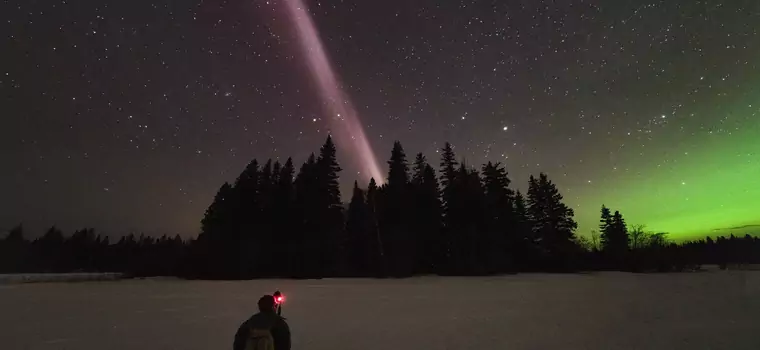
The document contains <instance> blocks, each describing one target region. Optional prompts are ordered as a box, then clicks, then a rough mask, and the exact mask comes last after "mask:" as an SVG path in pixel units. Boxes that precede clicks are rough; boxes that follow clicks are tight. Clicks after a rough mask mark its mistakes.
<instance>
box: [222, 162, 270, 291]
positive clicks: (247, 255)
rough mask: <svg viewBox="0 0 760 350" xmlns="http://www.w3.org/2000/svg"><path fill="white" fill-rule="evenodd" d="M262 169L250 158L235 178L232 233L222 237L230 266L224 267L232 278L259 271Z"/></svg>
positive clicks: (254, 273)
mask: <svg viewBox="0 0 760 350" xmlns="http://www.w3.org/2000/svg"><path fill="white" fill-rule="evenodd" d="M260 184H261V170H260V169H259V163H258V161H257V160H256V159H254V160H253V161H251V163H249V164H248V166H247V167H246V168H245V170H243V172H242V173H241V174H240V176H238V178H237V180H236V181H235V187H234V194H235V200H234V202H235V207H234V210H233V212H234V219H233V220H232V224H233V225H234V226H233V229H232V232H233V234H232V237H230V238H229V239H225V240H224V243H223V246H224V248H223V251H224V252H226V253H227V254H226V262H227V264H230V265H231V266H232V267H231V268H229V269H226V270H225V274H226V275H231V276H232V277H234V278H247V277H253V276H257V275H260V274H261V273H262V271H261V264H262V261H263V259H262V254H263V250H264V249H265V247H262V246H261V245H259V244H258V242H257V241H259V238H260V233H261V231H260V226H259V222H260V221H259V220H261V217H262V215H261V201H260V199H261V198H260V196H259V194H260Z"/></svg>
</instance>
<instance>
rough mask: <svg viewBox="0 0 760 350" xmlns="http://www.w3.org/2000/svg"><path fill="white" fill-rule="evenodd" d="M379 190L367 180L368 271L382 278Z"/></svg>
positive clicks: (383, 268) (383, 272)
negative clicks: (369, 237) (369, 236)
mask: <svg viewBox="0 0 760 350" xmlns="http://www.w3.org/2000/svg"><path fill="white" fill-rule="evenodd" d="M379 193H380V189H379V188H378V186H377V182H376V181H375V179H374V178H371V179H370V180H369V185H368V186H367V223H368V225H369V231H370V235H371V239H370V240H369V248H368V251H369V256H368V259H369V269H370V271H371V275H372V276H376V277H384V276H385V275H386V270H385V266H386V265H387V263H386V256H385V250H384V249H383V246H384V245H385V243H384V242H383V237H382V233H381V232H380V222H379V212H378V202H379V198H378V197H379Z"/></svg>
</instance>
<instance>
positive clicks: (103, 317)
mask: <svg viewBox="0 0 760 350" xmlns="http://www.w3.org/2000/svg"><path fill="white" fill-rule="evenodd" d="M277 288H279V289H281V290H282V291H283V292H284V293H285V294H286V296H287V298H288V300H287V304H286V306H285V308H284V310H283V311H284V315H285V316H287V317H288V322H289V323H290V326H291V328H292V331H293V341H294V349H309V350H321V349H357V350H358V349H361V350H373V349H399V350H401V349H415V350H421V349H753V350H757V349H760V272H750V271H710V272H704V273H691V274H659V275H634V274H625V273H599V274H589V275H549V274H535V275H533V274H520V275H516V276H505V277H495V278H438V277H429V278H415V279H407V280H322V281H243V282H206V281H202V282H200V281H179V280H172V279H151V280H123V281H109V282H82V283H34V284H3V285H0V348H1V349H8V350H15V349H72V350H73V349H77V350H101V349H134V350H152V349H183V350H185V349H188V350H189V349H199V350H200V349H203V350H208V349H230V348H231V343H232V336H233V334H234V332H235V330H236V329H237V327H238V325H239V324H240V322H242V321H243V320H244V319H246V318H247V317H248V316H249V315H250V314H251V313H252V312H254V311H255V308H256V300H257V299H258V297H259V296H260V295H261V294H264V293H271V292H272V291H274V290H275V289H277Z"/></svg>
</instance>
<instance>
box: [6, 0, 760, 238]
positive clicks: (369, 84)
mask: <svg viewBox="0 0 760 350" xmlns="http://www.w3.org/2000/svg"><path fill="white" fill-rule="evenodd" d="M288 1H298V2H295V3H292V4H290V5H289V4H288V3H287V2H288ZM299 3H300V0H277V1H274V0H270V1H262V0H253V1H199V0H195V1H172V0H163V1H162V0H154V1H147V0H131V1H123V0H119V1H115V0H98V1H94V0H79V1H75V0H64V1H61V0H57V1H49V0H37V1H29V0H7V1H4V2H2V3H1V4H0V20H1V21H0V28H1V30H0V32H1V33H2V38H0V113H2V117H1V118H0V164H1V166H2V168H1V169H2V171H0V199H2V200H1V201H0V229H2V230H6V229H8V228H10V227H11V226H13V225H15V224H18V223H20V222H23V223H24V225H25V226H26V227H27V228H28V229H30V230H43V229H44V228H46V227H47V226H50V225H53V224H56V225H58V226H59V227H61V228H63V229H65V230H71V229H75V228H81V227H84V226H87V227H94V228H96V229H98V230H100V231H103V232H106V233H109V234H112V235H120V234H124V233H128V232H129V231H133V230H134V231H143V232H146V233H151V234H161V233H179V234H182V235H184V236H186V237H190V236H193V235H195V234H197V232H198V231H199V226H200V225H199V221H200V219H201V217H202V215H203V212H204V210H205V208H206V207H207V206H208V204H209V203H210V202H211V200H212V199H213V196H214V194H215V193H216V191H217V189H218V188H219V186H220V185H221V184H222V183H223V182H224V181H234V179H235V177H236V176H237V175H238V174H239V172H240V171H241V170H242V169H243V168H244V167H245V165H246V164H247V163H248V162H249V161H250V160H251V159H252V158H254V157H255V158H258V159H259V160H265V159H266V158H270V157H271V158H275V159H280V160H281V161H284V159H286V158H287V157H288V156H292V157H293V158H294V160H295V161H296V163H297V164H300V163H301V162H303V161H304V160H305V159H306V157H307V156H308V154H309V153H311V152H313V151H317V150H318V148H319V146H320V145H321V144H322V142H324V140H325V138H326V136H327V135H328V133H332V134H333V135H335V138H336V140H335V141H336V143H337V144H338V152H339V154H338V156H339V161H341V166H342V167H343V169H344V171H343V172H342V173H341V176H342V182H343V190H344V192H343V194H344V200H348V196H349V193H350V192H348V189H349V188H350V186H351V184H352V183H353V181H354V180H355V179H358V180H359V181H360V183H363V184H366V182H367V181H368V179H369V176H370V174H372V173H373V170H372V168H373V164H375V165H374V166H377V165H376V163H379V167H380V171H382V172H383V173H384V172H385V171H386V168H387V166H386V163H385V162H386V160H387V159H388V158H389V156H390V149H391V146H392V143H393V141H395V140H399V141H401V142H402V144H403V145H404V148H405V149H406V152H407V154H408V156H409V157H410V159H411V158H412V157H413V156H414V154H415V153H417V152H424V153H425V154H426V155H427V156H428V158H429V160H430V161H431V163H433V164H434V165H435V166H436V168H437V166H438V162H439V154H438V153H437V152H438V151H437V150H438V149H440V148H441V147H442V146H443V143H444V142H446V141H450V142H451V143H452V144H453V146H454V147H455V151H456V152H457V155H458V156H459V157H463V158H465V159H466V161H467V163H468V164H472V165H475V166H478V167H480V165H481V164H482V163H483V162H485V161H487V160H491V161H500V162H503V163H505V164H506V165H507V168H508V171H509V172H510V176H511V178H512V179H513V182H514V186H515V187H517V188H520V189H524V188H525V187H526V185H527V179H528V176H529V175H530V174H538V173H539V172H541V171H543V172H546V173H547V174H548V175H549V177H550V179H552V180H554V181H555V183H557V184H558V186H559V188H560V190H561V191H562V193H563V194H564V196H565V198H566V201H567V202H568V204H570V205H571V206H572V207H573V208H574V209H575V210H576V219H577V220H578V221H579V223H580V228H579V233H581V234H589V232H590V230H591V229H593V228H594V227H595V226H596V223H597V222H598V216H599V215H598V213H599V208H600V206H601V205H602V204H606V205H607V206H609V207H612V209H613V210H621V211H622V213H623V215H624V216H625V217H626V219H627V222H628V223H629V224H646V225H647V227H648V228H649V229H650V230H656V231H667V232H670V233H671V234H672V237H676V238H678V237H682V238H685V237H690V236H692V235H697V234H699V235H702V234H706V233H713V234H715V233H725V232H729V231H727V229H731V228H737V229H735V230H733V231H732V232H739V231H747V230H752V229H753V228H758V227H760V67H759V66H758V65H760V35H758V32H759V31H760V2H758V1H756V0H730V1H728V0H723V1H721V0H716V1H695V0H683V1H680V0H672V1H651V0H650V1H630V0H614V1H613V0H607V1H602V0H586V1H576V0H566V1H564V0H563V1H548V0H502V1H475V0H465V1H454V0H452V1H448V0H447V1H430V0H415V1H408V0H405V1H391V0H383V1H321V2H318V1H313V0H307V1H306V3H305V5H306V7H308V11H307V12H304V10H306V8H303V7H300V4H299ZM299 7H300V9H298V8H299ZM298 12H300V13H301V15H297V13H298ZM307 15H310V16H311V17H312V18H313V24H314V25H315V27H316V29H317V32H316V35H318V36H319V38H320V39H321V42H322V44H324V45H323V47H321V48H320V47H318V46H319V43H318V42H317V43H316V44H315V43H314V42H312V43H311V45H312V46H311V47H310V48H309V49H308V50H306V49H305V48H304V43H307V41H308V40H306V39H308V38H304V33H305V31H304V28H306V29H308V23H307V22H308V17H309V16H307ZM299 25H300V26H301V27H299ZM304 26H305V27H304ZM305 40H306V41H305ZM307 44H308V43H307ZM320 50H321V51H323V52H324V54H325V55H326V57H327V59H326V60H325V61H324V62H321V65H319V64H318V66H319V67H321V68H322V69H323V70H322V71H320V73H321V74H326V72H325V71H324V69H325V67H327V70H329V68H330V67H332V69H333V70H334V78H335V80H334V81H333V83H332V84H333V85H332V86H328V85H329V84H330V79H327V80H324V79H323V80H320V79H319V76H315V75H314V74H313V73H314V72H315V71H314V70H313V68H314V62H315V60H319V58H320ZM325 82H327V83H325ZM326 84H327V85H326ZM335 96H338V100H340V101H336V100H335V99H333V100H330V98H335ZM336 104H337V106H336ZM350 106H353V107H354V109H355V111H356V112H355V113H353V111H352V110H351V108H350ZM336 111H338V112H336ZM341 111H342V112H341ZM340 113H347V114H350V115H348V116H345V115H343V116H338V115H337V114H340ZM346 126H348V128H346ZM361 129H363V133H364V134H365V135H366V141H367V142H366V145H368V146H369V147H368V148H366V149H365V148H362V147H360V146H357V144H361V143H362V142H359V141H357V138H359V139H361V140H364V138H362V137H361V133H362V130H361ZM341 146H342V147H341ZM372 154H374V157H376V158H377V161H376V162H375V161H372V157H373V156H372ZM374 172H376V171H374ZM740 227H743V229H739V228H740Z"/></svg>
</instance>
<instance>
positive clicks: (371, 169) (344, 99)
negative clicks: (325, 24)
mask: <svg viewBox="0 0 760 350" xmlns="http://www.w3.org/2000/svg"><path fill="white" fill-rule="evenodd" d="M283 1H284V2H285V4H286V6H287V8H288V14H289V17H290V19H291V21H292V22H293V23H294V24H295V26H296V28H297V30H298V39H299V42H300V44H301V49H302V50H303V53H304V56H305V58H306V63H307V65H308V66H309V71H310V72H311V75H312V77H313V78H314V79H315V80H316V81H317V84H318V85H319V92H320V95H321V97H322V100H323V103H324V105H325V107H326V108H327V113H329V115H330V117H329V118H328V120H329V121H330V125H331V127H333V128H334V129H335V130H333V131H335V132H336V136H337V137H338V138H339V139H340V140H339V142H340V143H346V142H350V144H351V145H352V146H353V147H348V148H344V149H348V150H349V151H348V153H351V155H352V156H353V158H354V161H356V162H357V163H358V165H359V166H360V169H361V171H362V174H365V175H367V174H368V175H369V176H371V177H373V178H375V181H376V182H377V183H378V184H382V183H384V182H385V181H384V180H385V177H384V176H383V172H382V171H380V166H379V165H378V163H377V158H376V157H375V153H374V152H373V151H372V146H370V144H369V141H367V138H366V137H365V135H364V128H363V127H362V125H361V122H360V120H359V116H358V113H357V112H356V109H355V108H354V107H353V105H352V104H351V101H350V99H349V96H348V95H347V94H346V93H345V92H344V91H343V90H342V89H341V88H340V87H339V84H338V78H337V77H336V74H335V71H334V70H333V68H332V66H331V65H330V61H329V59H328V57H327V53H326V52H325V50H324V46H323V45H322V40H320V38H319V34H318V33H317V27H316V26H315V25H314V22H313V21H312V19H311V14H309V12H308V11H307V8H306V6H305V5H304V3H303V0H283ZM367 179H369V177H367Z"/></svg>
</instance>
